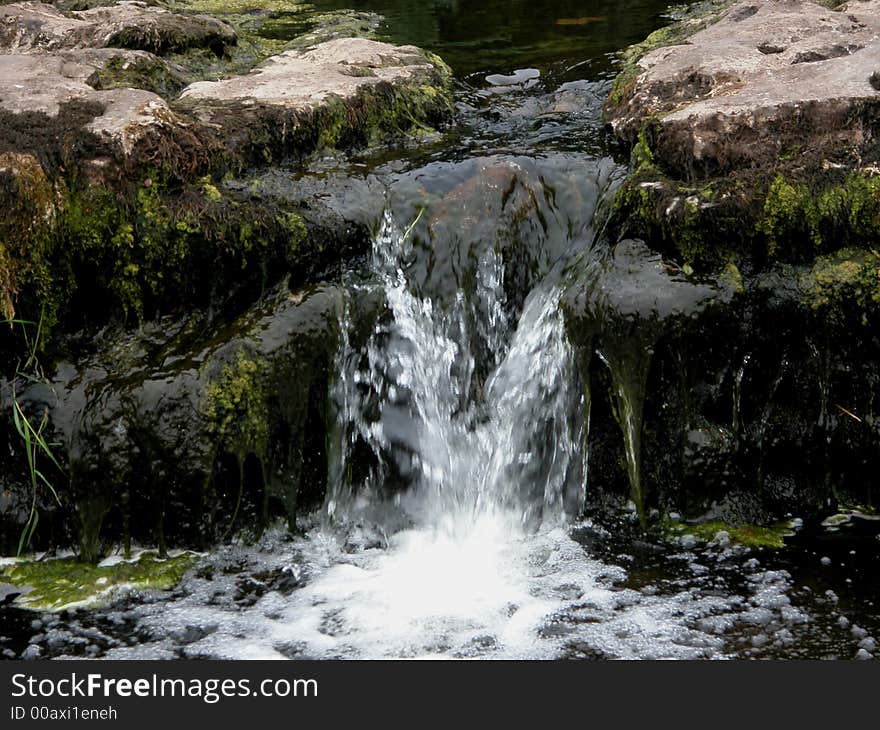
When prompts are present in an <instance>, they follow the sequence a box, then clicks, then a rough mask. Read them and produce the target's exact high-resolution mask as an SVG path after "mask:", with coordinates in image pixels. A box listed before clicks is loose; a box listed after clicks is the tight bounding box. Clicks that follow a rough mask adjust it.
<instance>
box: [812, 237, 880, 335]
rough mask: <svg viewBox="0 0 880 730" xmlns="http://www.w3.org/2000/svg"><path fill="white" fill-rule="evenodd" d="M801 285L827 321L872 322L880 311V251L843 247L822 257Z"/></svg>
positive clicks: (838, 322) (814, 306)
mask: <svg viewBox="0 0 880 730" xmlns="http://www.w3.org/2000/svg"><path fill="white" fill-rule="evenodd" d="M800 287H801V291H802V293H803V297H804V304H805V306H806V307H808V308H809V309H810V310H812V311H814V312H816V313H818V314H821V315H822V316H823V317H824V318H825V319H826V320H830V321H832V322H835V323H837V324H842V323H843V322H845V321H853V320H855V321H858V322H860V323H861V324H863V325H869V324H871V323H873V322H875V321H876V318H877V314H878V312H880V254H878V252H876V251H864V250H861V249H842V250H840V251H837V252H836V253H834V254H831V255H828V256H820V257H819V258H817V259H816V261H815V263H814V264H813V266H812V268H811V269H810V271H809V272H807V273H805V274H803V275H801V277H800Z"/></svg>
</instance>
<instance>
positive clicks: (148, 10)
mask: <svg viewBox="0 0 880 730" xmlns="http://www.w3.org/2000/svg"><path fill="white" fill-rule="evenodd" d="M237 40H238V36H237V34H236V32H235V29H234V28H232V27H231V26H230V25H228V24H227V23H224V22H223V21H221V20H217V19H216V18H212V17H210V16H208V15H184V14H180V13H172V12H169V11H168V10H164V9H163V8H157V7H152V6H149V5H147V4H146V3H143V2H134V1H133V0H132V1H129V2H120V3H117V4H116V5H109V6H107V7H97V8H92V9H90V10H82V11H74V12H71V13H67V14H65V13H62V12H61V11H60V10H58V9H57V8H55V7H54V6H52V5H47V4H45V3H39V2H23V3H13V4H11V5H3V6H0V47H2V48H3V49H5V50H7V51H11V52H19V53H20V52H27V51H57V50H62V49H70V48H111V47H113V48H138V49H141V50H148V51H153V52H155V53H166V52H170V51H181V50H186V49H188V48H210V49H211V50H213V51H214V52H215V53H217V54H221V53H223V52H224V50H225V49H226V48H227V47H228V46H231V45H234V44H235V43H236V42H237Z"/></svg>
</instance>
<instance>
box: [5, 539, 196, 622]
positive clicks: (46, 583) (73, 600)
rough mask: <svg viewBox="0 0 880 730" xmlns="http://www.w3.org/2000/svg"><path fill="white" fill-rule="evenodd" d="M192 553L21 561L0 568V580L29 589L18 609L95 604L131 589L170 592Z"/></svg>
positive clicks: (193, 557)
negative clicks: (106, 561) (105, 561)
mask: <svg viewBox="0 0 880 730" xmlns="http://www.w3.org/2000/svg"><path fill="white" fill-rule="evenodd" d="M197 557H198V556H197V555H196V554H195V553H182V554H180V555H177V556H175V557H170V558H166V559H161V558H158V557H157V556H156V554H155V553H149V552H148V553H144V554H143V555H141V556H140V557H139V558H138V559H137V560H133V561H121V562H118V563H116V564H115V565H109V566H101V565H91V564H88V563H80V562H77V561H76V560H74V559H70V558H59V559H49V560H43V561H28V560H22V561H17V562H13V563H8V564H6V565H4V566H0V581H4V582H8V583H11V584H13V585H15V586H18V587H19V588H22V589H25V588H27V589H29V590H27V591H26V592H24V593H23V595H21V596H20V597H19V598H18V599H16V602H15V603H16V605H17V606H20V607H22V608H27V609H31V610H36V611H52V612H55V611H65V610H70V609H77V608H94V607H96V606H100V605H103V604H106V603H109V602H111V601H113V600H114V599H116V598H119V597H120V596H124V595H128V594H131V593H140V592H143V591H154V590H158V591H167V590H171V589H172V588H174V587H175V586H176V585H177V584H178V583H179V582H180V580H181V579H182V578H183V576H184V575H185V574H186V572H187V571H188V570H189V569H190V568H191V567H192V566H193V565H194V564H195V562H196V560H197Z"/></svg>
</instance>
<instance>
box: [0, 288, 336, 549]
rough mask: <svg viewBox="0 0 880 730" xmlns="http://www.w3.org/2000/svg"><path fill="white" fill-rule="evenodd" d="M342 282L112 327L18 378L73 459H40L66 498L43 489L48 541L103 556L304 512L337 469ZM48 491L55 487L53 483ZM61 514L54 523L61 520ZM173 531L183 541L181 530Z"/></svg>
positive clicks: (9, 497)
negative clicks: (225, 309) (225, 310)
mask: <svg viewBox="0 0 880 730" xmlns="http://www.w3.org/2000/svg"><path fill="white" fill-rule="evenodd" d="M341 313H342V292H341V291H340V290H338V289H336V288H334V287H332V286H327V285H322V286H318V287H312V288H307V289H303V290H296V291H291V290H290V289H288V288H287V287H285V286H282V287H280V288H278V289H277V290H275V291H274V292H273V294H272V295H271V296H268V297H267V298H266V299H265V301H264V302H263V303H262V304H260V305H258V306H255V307H253V308H252V309H250V310H249V311H247V312H246V313H245V314H243V315H242V316H241V317H239V318H237V319H235V320H233V321H230V322H225V323H224V322H216V323H208V322H206V321H205V320H204V319H203V318H201V317H199V316H194V317H184V318H181V319H177V320H166V321H164V322H162V323H159V324H156V325H154V326H148V327H146V328H145V329H144V330H143V331H142V332H141V333H137V334H125V333H122V332H120V331H118V330H117V331H114V332H112V333H110V332H108V333H107V337H106V338H105V339H104V340H103V341H99V342H96V343H95V344H94V351H93V352H92V353H91V354H90V355H88V356H86V357H83V358H81V359H79V360H78V361H77V362H75V363H74V362H70V361H62V362H60V363H59V364H58V365H57V366H56V367H55V368H54V369H53V371H52V372H51V373H47V379H46V382H34V383H31V384H26V383H24V382H18V383H15V384H13V383H6V384H5V385H4V386H3V387H0V407H2V412H3V413H8V409H9V408H10V407H11V399H12V397H13V390H12V386H13V385H17V389H16V391H15V398H16V401H17V402H18V403H19V404H20V406H21V407H22V409H23V411H24V413H26V414H27V416H28V418H29V419H30V420H31V422H32V423H33V424H34V425H35V426H36V425H37V424H38V423H39V421H40V420H41V419H42V418H43V417H44V415H45V418H46V426H45V432H44V433H45V436H46V438H47V441H49V442H50V443H52V444H53V447H52V449H53V454H54V456H55V458H56V459H57V460H58V462H59V464H60V465H61V467H62V470H59V469H58V468H56V466H54V465H53V464H51V463H50V462H49V460H48V459H47V458H46V456H45V455H44V454H43V453H42V452H41V453H40V454H38V455H37V460H38V462H39V465H40V466H42V467H43V468H44V470H45V473H46V475H47V478H48V479H49V480H50V481H51V482H52V483H53V484H55V485H56V491H57V492H58V495H59V501H60V504H58V503H55V502H54V501H53V500H51V499H49V495H48V493H46V494H45V495H41V499H42V496H45V497H46V500H45V502H43V501H41V503H40V509H41V512H42V517H43V519H41V521H40V525H41V530H43V531H41V532H40V533H38V535H37V536H36V543H35V544H42V545H48V544H49V542H50V541H51V540H55V541H56V543H60V544H64V543H66V542H68V541H69V543H71V544H73V545H75V546H76V547H77V552H78V554H79V555H80V556H81V557H82V558H83V559H84V560H86V561H95V560H96V559H97V558H98V557H99V556H100V555H101V554H102V551H103V550H104V549H105V548H106V547H107V546H108V545H109V544H110V543H111V542H116V543H117V544H118V543H119V542H120V541H125V542H126V543H127V542H129V541H130V540H136V541H139V542H142V543H143V542H146V543H148V544H154V545H155V544H158V545H159V547H160V550H164V547H165V545H166V544H176V545H189V546H192V547H204V546H206V545H209V544H211V543H212V542H213V541H215V540H217V539H221V538H223V537H226V536H228V535H231V534H232V533H233V532H236V533H237V532H239V531H241V530H248V531H250V533H251V534H254V533H256V532H258V531H259V530H260V529H261V528H262V527H263V526H264V525H265V524H266V522H267V520H269V519H270V518H273V517H278V516H281V517H284V518H285V519H287V520H288V521H289V523H290V525H291V526H293V525H294V524H295V520H296V514H297V511H298V509H301V508H303V505H306V506H307V507H308V508H314V507H315V506H317V504H320V500H321V499H322V498H323V494H324V487H325V484H326V479H327V461H326V459H327V456H326V452H325V447H324V435H325V434H326V433H327V432H328V430H329V429H330V424H329V423H328V422H327V418H328V414H327V412H326V399H327V392H328V388H329V378H331V377H332V374H331V370H332V366H333V361H334V356H335V354H336V346H337V344H336V343H337V342H338V328H339V318H340V316H341ZM2 423H3V425H2V427H0V443H4V453H6V449H7V448H8V449H10V452H9V454H10V456H4V457H3V464H4V466H3V469H2V471H3V476H2V477H0V485H2V494H3V499H4V503H5V504H7V507H8V509H5V510H4V518H3V520H2V521H0V538H2V540H0V549H2V551H3V552H4V553H6V552H8V551H9V550H13V551H14V547H15V545H16V544H17V540H18V536H19V533H20V530H21V525H22V523H23V521H24V518H26V515H27V509H26V506H27V505H29V498H30V494H29V492H28V482H27V476H26V474H24V473H21V468H22V465H23V464H25V463H26V462H25V458H24V455H23V454H22V453H21V449H22V448H23V446H22V442H21V439H20V438H18V436H17V434H15V433H14V432H13V431H12V429H11V418H9V419H7V418H4V419H3V421H2ZM44 491H45V490H41V493H42V492H44ZM50 525H54V526H55V528H56V530H55V532H54V536H53V532H52V529H50V527H49V526H50ZM166 541H167V542H166Z"/></svg>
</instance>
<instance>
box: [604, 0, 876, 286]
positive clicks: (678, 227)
mask: <svg viewBox="0 0 880 730" xmlns="http://www.w3.org/2000/svg"><path fill="white" fill-rule="evenodd" d="M694 7H695V8H700V7H703V6H702V5H699V4H698V5H696V6H694ZM746 10H748V11H749V12H748V13H746V12H745V11H746ZM694 12H695V13H696V17H690V16H687V17H686V18H685V19H683V20H681V21H679V22H678V23H677V24H674V25H672V26H670V27H669V28H667V29H663V30H662V32H661V31H658V32H657V33H655V34H654V35H653V36H651V37H650V38H649V39H648V40H647V41H646V42H645V43H643V44H641V45H640V46H635V47H633V49H631V52H628V58H629V63H628V65H627V67H626V68H625V70H624V72H623V73H622V74H621V75H620V76H619V77H618V79H617V81H616V84H615V89H614V91H613V92H612V94H611V96H610V98H609V100H608V102H607V103H606V106H605V114H606V119H607V121H608V123H609V124H610V125H611V126H612V128H613V129H614V130H615V132H616V133H617V134H618V136H620V137H622V138H623V139H625V140H627V141H629V142H630V143H632V144H634V145H635V147H634V154H633V168H634V169H633V174H632V176H631V177H630V179H629V180H628V181H627V183H626V184H625V185H624V186H623V187H622V189H621V192H620V194H619V195H618V198H617V200H616V203H615V205H616V208H617V210H616V213H615V214H614V215H613V216H612V218H613V219H614V220H613V222H612V224H611V228H612V229H617V230H623V231H624V232H625V233H626V235H629V236H640V237H644V238H647V239H650V240H651V242H652V245H655V246H657V247H658V248H661V249H662V250H664V251H665V252H671V251H675V252H676V254H677V255H678V256H679V257H681V258H682V259H683V260H684V261H687V262H689V263H690V264H692V265H693V266H695V267H696V268H698V269H709V268H713V267H718V266H721V265H723V264H724V263H725V261H727V260H730V259H731V258H733V259H734V260H738V261H743V260H747V261H750V262H754V264H755V265H757V266H763V265H764V264H765V263H766V262H767V261H768V260H771V261H773V260H784V261H791V262H801V261H804V260H807V261H809V260H810V259H811V258H812V257H813V256H815V255H816V253H817V252H819V253H829V252H830V251H832V250H834V249H835V248H839V247H841V246H846V245H851V246H856V247H863V246H864V245H865V242H866V241H867V240H871V239H872V238H873V237H876V235H877V225H876V221H877V213H878V209H880V204H878V196H877V194H876V192H877V185H878V182H877V177H876V169H877V167H876V166H877V163H878V160H880V147H878V144H877V139H876V135H875V134H873V132H872V130H873V129H874V127H875V126H876V119H877V115H878V112H880V92H878V91H877V89H875V88H874V86H873V85H872V83H871V78H872V74H874V73H875V72H876V69H875V68H874V66H875V65H876V57H877V55H878V40H877V38H878V35H877V32H878V28H880V10H878V6H877V3H874V2H857V3H854V4H853V5H852V7H850V8H849V9H844V8H841V9H839V10H836V11H831V10H829V9H828V8H826V7H822V6H820V5H817V4H813V3H809V2H802V1H801V0H791V1H790V2H788V1H787V2H773V1H771V0H761V1H760V2H755V3H738V4H735V5H734V6H733V7H732V8H730V9H729V10H727V11H726V12H725V11H716V12H714V13H713V12H710V13H709V15H703V16H701V15H699V11H694ZM846 210H858V211H859V212H858V214H857V215H844V214H843V211H846Z"/></svg>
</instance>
